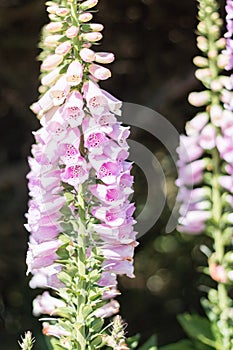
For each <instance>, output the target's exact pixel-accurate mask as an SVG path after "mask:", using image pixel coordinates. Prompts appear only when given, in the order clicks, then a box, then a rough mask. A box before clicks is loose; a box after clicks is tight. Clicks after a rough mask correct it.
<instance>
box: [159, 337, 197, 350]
mask: <svg viewBox="0 0 233 350" xmlns="http://www.w3.org/2000/svg"><path fill="white" fill-rule="evenodd" d="M195 349H196V348H195V347H193V344H192V342H191V341H190V340H188V339H187V340H186V339H184V340H180V341H179V342H177V343H174V344H169V345H165V346H162V347H161V348H159V350H195Z"/></svg>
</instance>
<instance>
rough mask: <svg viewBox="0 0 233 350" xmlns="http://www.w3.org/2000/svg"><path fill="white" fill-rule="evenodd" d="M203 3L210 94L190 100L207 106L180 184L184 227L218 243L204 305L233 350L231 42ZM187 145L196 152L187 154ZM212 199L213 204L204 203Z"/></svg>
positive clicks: (203, 65)
mask: <svg viewBox="0 0 233 350" xmlns="http://www.w3.org/2000/svg"><path fill="white" fill-rule="evenodd" d="M198 3H199V12H198V17H199V24H198V34H199V35H198V37H197V45H198V48H199V49H200V50H201V51H202V53H203V56H198V57H196V58H195V59H194V63H195V64H196V65H197V67H198V69H197V71H196V77H197V78H198V79H199V80H200V81H201V82H202V84H203V85H204V87H205V89H206V90H205V91H203V92H197V93H191V94H190V95H189V102H190V103H191V104H193V105H194V106H197V107H203V106H205V109H204V111H202V112H200V113H198V114H197V116H196V117H194V119H193V120H192V121H191V122H188V123H187V125H186V132H187V136H182V137H181V145H180V147H179V149H178V153H179V156H180V160H179V178H178V180H177V185H178V186H179V187H180V193H179V197H180V201H181V204H182V205H181V209H180V214H181V217H180V219H179V222H180V225H179V227H178V229H179V231H180V232H185V233H191V234H199V233H205V234H206V235H207V236H209V237H211V238H212V240H213V251H212V255H211V256H210V257H208V263H209V268H208V274H209V275H210V277H211V278H212V279H213V280H214V281H215V282H216V283H217V287H216V289H213V288H212V289H210V291H209V293H208V300H207V299H204V300H203V306H204V308H205V309H206V312H207V315H208V317H209V319H210V322H211V323H212V326H213V329H214V330H215V337H216V348H217V349H223V348H224V349H227V350H230V349H232V346H233V332H232V321H231V314H232V311H231V310H233V302H232V299H231V298H230V296H229V290H230V285H231V280H230V278H229V271H230V270H231V268H232V267H231V263H229V259H228V258H227V256H228V254H229V251H230V250H231V249H232V246H231V245H232V242H231V236H232V229H231V227H230V222H229V219H228V217H230V213H231V212H232V209H233V207H232V205H231V204H230V203H229V201H228V202H227V201H226V198H230V197H229V196H231V194H230V193H232V187H231V186H227V184H226V183H224V182H225V180H226V179H227V180H228V181H230V178H231V177H232V173H231V172H230V174H229V175H230V176H225V174H226V173H227V172H229V165H228V164H229V157H226V153H228V152H229V150H230V147H232V146H231V145H233V139H232V135H233V134H231V135H230V134H229V136H227V135H226V133H227V131H226V128H227V127H226V125H227V120H230V118H232V113H231V112H230V111H229V108H228V107H229V104H228V101H227V100H226V95H227V93H228V91H227V90H228V89H229V86H230V77H229V76H227V74H226V73H224V72H223V69H225V70H226V69H227V66H228V65H229V53H228V52H226V51H223V49H224V48H225V45H226V41H225V40H224V39H223V38H221V26H222V20H221V19H220V17H219V13H218V3H217V1H212V0H211V1H210V0H198ZM223 73H224V74H223ZM182 142H184V143H185V144H184V145H183V146H182ZM187 145H189V146H190V148H189V149H188V151H187V153H186V150H185V147H187ZM201 158H202V159H203V158H204V159H205V165H204V166H203V167H200V166H199V164H201V163H200V162H201ZM198 162H199V163H198ZM197 164H198V166H197ZM187 169H189V172H187ZM222 173H224V176H223V175H222ZM188 176H189V178H188ZM190 178H191V179H190ZM187 196H188V197H187ZM187 198H188V199H187ZM206 201H207V202H208V203H209V205H207V204H205V205H204V203H206ZM229 204H230V205H229ZM200 208H203V209H202V210H200ZM205 271H206V272H207V270H205Z"/></svg>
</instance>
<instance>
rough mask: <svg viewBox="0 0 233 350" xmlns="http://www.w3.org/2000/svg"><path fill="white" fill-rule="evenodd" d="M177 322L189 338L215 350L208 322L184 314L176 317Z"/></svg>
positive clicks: (201, 318) (214, 341)
mask: <svg viewBox="0 0 233 350" xmlns="http://www.w3.org/2000/svg"><path fill="white" fill-rule="evenodd" d="M178 321H179V323H180V324H181V326H182V327H183V329H184V330H185V332H186V333H187V334H188V335H189V336H190V337H191V338H193V339H197V340H199V341H200V342H201V343H203V344H206V345H208V346H210V347H213V348H214V349H215V348H216V339H215V337H214V335H213V332H212V329H211V324H210V321H209V320H208V319H207V318H204V317H201V316H199V315H196V314H194V315H190V314H187V313H186V314H183V315H178Z"/></svg>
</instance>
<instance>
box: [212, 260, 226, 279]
mask: <svg viewBox="0 0 233 350" xmlns="http://www.w3.org/2000/svg"><path fill="white" fill-rule="evenodd" d="M209 270H210V277H211V278H212V279H213V280H214V281H216V282H218V283H226V281H227V275H226V271H225V269H224V267H223V266H221V265H217V264H216V263H210V265H209Z"/></svg>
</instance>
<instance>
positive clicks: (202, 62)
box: [193, 56, 208, 68]
mask: <svg viewBox="0 0 233 350" xmlns="http://www.w3.org/2000/svg"><path fill="white" fill-rule="evenodd" d="M193 63H194V64H195V66H197V67H200V68H205V67H208V59H207V58H205V57H202V56H196V57H194V59H193Z"/></svg>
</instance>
